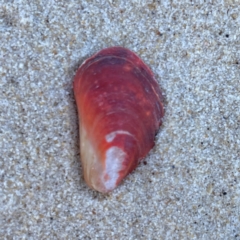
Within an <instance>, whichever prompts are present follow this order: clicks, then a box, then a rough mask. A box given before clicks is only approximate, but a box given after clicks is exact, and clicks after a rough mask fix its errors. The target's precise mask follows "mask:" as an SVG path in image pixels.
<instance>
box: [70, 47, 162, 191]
mask: <svg viewBox="0 0 240 240" xmlns="http://www.w3.org/2000/svg"><path fill="white" fill-rule="evenodd" d="M74 95H75V99H76V102H77V108H78V115H79V120H80V121H79V123H80V152H81V161H82V166H83V170H84V178H85V181H86V182H87V184H88V185H89V186H90V187H91V188H93V189H95V190H97V191H100V192H108V191H111V190H113V189H114V188H115V187H116V186H117V185H118V184H119V183H120V182H121V180H122V179H123V178H124V177H125V176H126V175H127V174H128V173H130V172H131V171H132V170H134V169H135V168H136V166H137V164H138V162H139V160H140V159H142V158H144V157H145V156H146V155H147V153H148V152H149V151H150V149H151V148H152V147H153V146H154V139H155V134H156V132H157V131H158V129H159V126H160V125H161V120H162V117H163V115H164V111H163V99H162V94H161V91H160V88H159V86H158V84H157V82H156V80H155V78H154V76H153V73H152V71H151V70H150V69H149V68H148V67H147V66H146V65H145V64H144V63H143V61H142V60H141V59H140V58H139V57H138V56H137V55H136V54H135V53H133V52H132V51H130V50H128V49H126V48H122V47H111V48H106V49H103V50H102V51H100V52H98V53H97V54H95V55H93V56H92V57H91V58H89V59H87V60H86V61H85V62H84V63H83V64H82V65H81V66H80V68H79V69H78V71H77V74H76V76H75V79H74Z"/></svg>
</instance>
